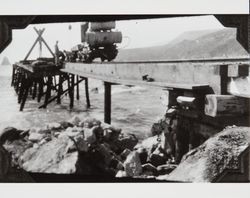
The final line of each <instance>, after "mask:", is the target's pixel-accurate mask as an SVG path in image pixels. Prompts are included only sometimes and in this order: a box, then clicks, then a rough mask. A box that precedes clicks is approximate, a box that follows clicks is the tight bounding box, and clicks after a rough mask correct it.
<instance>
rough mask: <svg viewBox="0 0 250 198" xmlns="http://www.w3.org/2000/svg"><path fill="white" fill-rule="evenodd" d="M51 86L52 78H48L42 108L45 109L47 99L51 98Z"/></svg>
mask: <svg viewBox="0 0 250 198" xmlns="http://www.w3.org/2000/svg"><path fill="white" fill-rule="evenodd" d="M51 86H52V76H48V81H47V90H46V95H45V100H44V108H46V107H47V105H48V101H49V98H50V96H51Z"/></svg>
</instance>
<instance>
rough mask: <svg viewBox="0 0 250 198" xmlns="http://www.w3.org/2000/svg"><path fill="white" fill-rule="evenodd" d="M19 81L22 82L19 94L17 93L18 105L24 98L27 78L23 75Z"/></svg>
mask: <svg viewBox="0 0 250 198" xmlns="http://www.w3.org/2000/svg"><path fill="white" fill-rule="evenodd" d="M19 81H20V88H18V92H17V93H18V98H17V101H18V104H20V103H21V101H22V98H23V94H24V90H25V86H26V76H25V75H23V74H22V75H21V76H20V78H19ZM18 84H19V82H18ZM18 86H19V85H18Z"/></svg>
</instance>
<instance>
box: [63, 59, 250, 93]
mask: <svg viewBox="0 0 250 198" xmlns="http://www.w3.org/2000/svg"><path fill="white" fill-rule="evenodd" d="M247 63H249V62H248V60H247V59H229V60H226V59H223V60H216V61H215V60H208V61H204V60H186V61H184V60H180V61H154V62H111V63H100V62H99V63H98V62H94V63H91V64H86V63H65V65H64V68H63V69H62V70H61V71H63V72H66V73H71V74H75V75H79V76H83V77H87V78H94V79H99V80H102V81H105V82H110V83H117V84H124V85H139V86H149V87H159V88H167V89H168V88H171V89H172V88H174V89H186V90H195V89H196V90H197V89H198V90H199V89H206V88H209V87H211V88H212V89H213V91H214V92H215V93H218V94H220V91H221V90H220V85H221V76H220V67H221V66H222V67H223V65H230V64H233V65H235V64H247Z"/></svg>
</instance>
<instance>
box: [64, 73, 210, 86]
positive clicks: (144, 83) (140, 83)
mask: <svg viewBox="0 0 250 198" xmlns="http://www.w3.org/2000/svg"><path fill="white" fill-rule="evenodd" d="M61 71H62V72H65V73H71V74H75V75H79V76H82V77H86V78H94V79H98V80H102V81H106V82H110V83H114V84H123V85H138V86H148V87H158V88H176V89H188V90H193V89H205V88H208V87H209V85H208V84H198V83H197V84H183V83H165V82H147V81H142V80H124V79H118V78H110V77H105V76H100V75H94V74H89V73H84V72H82V71H79V70H69V69H61Z"/></svg>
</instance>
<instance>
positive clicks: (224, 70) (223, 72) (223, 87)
mask: <svg viewBox="0 0 250 198" xmlns="http://www.w3.org/2000/svg"><path fill="white" fill-rule="evenodd" d="M228 82H229V77H228V65H221V66H220V94H221V95H227V94H228V92H227V84H228Z"/></svg>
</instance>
